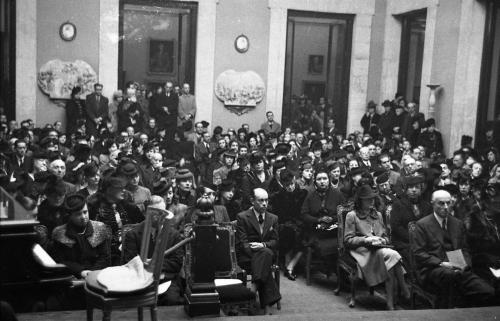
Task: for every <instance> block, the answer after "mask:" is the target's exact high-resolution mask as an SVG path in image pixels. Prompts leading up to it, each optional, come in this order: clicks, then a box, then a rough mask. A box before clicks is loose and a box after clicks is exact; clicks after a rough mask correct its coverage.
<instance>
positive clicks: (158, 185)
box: [151, 180, 169, 196]
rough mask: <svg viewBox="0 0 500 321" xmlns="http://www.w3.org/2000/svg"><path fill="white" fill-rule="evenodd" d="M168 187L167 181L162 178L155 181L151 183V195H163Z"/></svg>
mask: <svg viewBox="0 0 500 321" xmlns="http://www.w3.org/2000/svg"><path fill="white" fill-rule="evenodd" d="M168 187H169V186H168V184H167V182H165V181H164V180H159V181H156V182H154V183H153V189H152V191H151V193H152V194H153V195H159V196H162V195H165V193H167V191H168Z"/></svg>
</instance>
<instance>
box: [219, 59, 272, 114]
mask: <svg viewBox="0 0 500 321" xmlns="http://www.w3.org/2000/svg"><path fill="white" fill-rule="evenodd" d="M264 92H265V85H264V80H262V78H261V77H260V76H259V75H258V74H257V73H256V72H255V71H251V70H249V71H241V72H239V71H235V70H232V69H230V70H226V71H224V72H223V73H221V74H220V75H219V76H218V77H217V79H216V81H215V95H216V96H217V98H218V99H219V100H220V101H222V102H223V103H224V106H225V107H226V108H227V109H229V110H230V111H231V112H233V113H235V114H237V115H243V114H244V113H247V112H248V111H249V110H250V109H252V108H255V106H257V104H258V103H260V102H261V101H262V99H263V98H264Z"/></svg>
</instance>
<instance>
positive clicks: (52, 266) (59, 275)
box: [0, 187, 73, 312]
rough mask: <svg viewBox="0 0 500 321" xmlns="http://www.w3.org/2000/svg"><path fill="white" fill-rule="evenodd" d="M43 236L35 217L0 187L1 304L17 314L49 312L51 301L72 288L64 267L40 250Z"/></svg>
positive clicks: (41, 228) (69, 275)
mask: <svg viewBox="0 0 500 321" xmlns="http://www.w3.org/2000/svg"><path fill="white" fill-rule="evenodd" d="M43 234H44V228H43V226H40V224H39V222H38V221H37V220H36V218H35V215H33V214H32V213H31V212H30V211H28V210H26V209H25V208H24V207H23V206H22V205H21V204H20V203H19V202H17V201H16V200H15V198H14V197H13V196H12V195H10V194H9V193H7V192H6V191H5V190H4V189H3V188H1V187H0V257H1V261H2V263H1V264H0V300H2V301H6V302H8V303H9V304H10V305H11V306H12V307H13V308H14V310H15V311H16V312H31V311H41V310H42V311H43V310H46V309H50V305H51V303H50V301H51V298H54V297H56V296H57V295H58V294H61V293H64V291H66V290H67V289H69V288H70V287H71V285H72V280H73V276H72V274H71V273H70V271H69V270H68V269H67V268H66V266H64V265H62V264H56V263H55V262H53V260H52V259H51V258H50V256H49V255H48V254H47V253H46V252H45V250H44V249H43V247H42V246H40V244H39V243H40V241H41V239H43ZM52 301H54V300H52Z"/></svg>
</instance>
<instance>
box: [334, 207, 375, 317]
mask: <svg viewBox="0 0 500 321" xmlns="http://www.w3.org/2000/svg"><path fill="white" fill-rule="evenodd" d="M353 209H354V203H353V202H348V203H346V204H342V205H339V206H338V207H337V225H338V228H337V233H338V241H337V242H338V251H339V257H338V259H337V288H336V289H335V290H334V294H335V295H339V294H340V287H341V286H342V282H343V279H342V272H345V273H346V274H347V277H348V279H349V286H350V289H351V297H350V299H349V307H350V308H353V307H354V305H355V302H356V281H358V265H357V262H356V260H355V259H354V258H353V257H352V256H351V254H350V253H349V251H348V250H347V249H346V248H345V247H344V230H345V218H346V216H347V213H349V212H350V211H352V210H353ZM369 290H370V294H371V295H373V293H374V289H373V287H370V289H369Z"/></svg>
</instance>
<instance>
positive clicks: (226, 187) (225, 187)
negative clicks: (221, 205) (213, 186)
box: [219, 179, 235, 192]
mask: <svg viewBox="0 0 500 321" xmlns="http://www.w3.org/2000/svg"><path fill="white" fill-rule="evenodd" d="M234 187H235V184H234V182H233V181H232V180H230V179H225V180H223V181H222V183H221V184H220V185H219V192H228V191H231V190H233V188H234Z"/></svg>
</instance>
